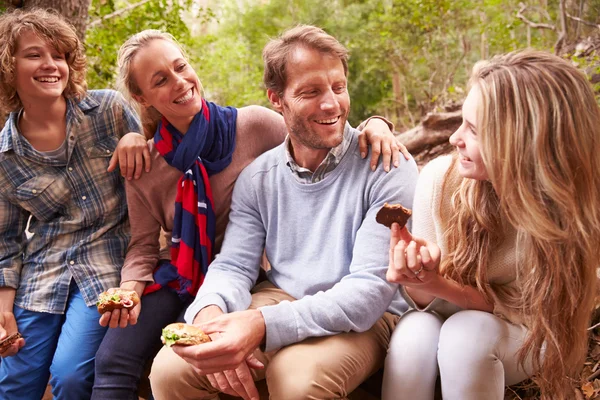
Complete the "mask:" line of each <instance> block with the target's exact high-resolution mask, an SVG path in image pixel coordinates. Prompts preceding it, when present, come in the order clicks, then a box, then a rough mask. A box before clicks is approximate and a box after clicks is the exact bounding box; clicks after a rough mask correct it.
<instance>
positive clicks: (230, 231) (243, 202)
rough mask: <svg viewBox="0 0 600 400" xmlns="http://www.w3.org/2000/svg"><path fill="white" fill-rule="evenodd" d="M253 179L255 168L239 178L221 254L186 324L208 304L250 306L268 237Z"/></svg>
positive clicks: (227, 309) (230, 308) (226, 308)
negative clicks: (266, 237) (251, 292)
mask: <svg viewBox="0 0 600 400" xmlns="http://www.w3.org/2000/svg"><path fill="white" fill-rule="evenodd" d="M251 179H252V168H246V169H245V170H244V171H242V173H241V174H240V176H239V177H238V180H237V181H236V184H235V187H234V189H233V195H232V199H231V213H230V214H229V223H228V225H227V229H226V231H225V239H224V241H223V247H222V249H221V253H219V254H218V255H217V257H216V258H215V260H214V261H213V262H212V263H211V265H210V267H209V268H208V272H207V274H206V276H205V278H204V282H203V283H202V286H201V287H200V290H199V291H198V294H197V295H196V299H195V300H194V301H193V302H192V304H190V306H189V307H188V309H187V311H186V313H185V320H186V322H187V323H190V324H191V323H193V321H194V318H195V317H196V314H198V312H200V310H202V309H203V308H204V307H206V306H209V305H216V306H218V307H219V308H221V310H222V311H223V312H224V313H230V312H234V311H243V310H246V309H247V308H248V307H249V306H250V302H251V300H252V298H251V294H250V290H251V289H252V287H254V284H255V283H256V280H257V278H258V273H259V270H260V262H261V258H262V254H263V249H264V246H265V236H266V232H265V227H264V224H263V222H262V219H261V217H260V212H259V207H258V199H257V197H256V194H255V192H254V189H253V187H252V182H251Z"/></svg>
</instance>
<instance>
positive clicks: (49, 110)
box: [22, 96, 67, 127]
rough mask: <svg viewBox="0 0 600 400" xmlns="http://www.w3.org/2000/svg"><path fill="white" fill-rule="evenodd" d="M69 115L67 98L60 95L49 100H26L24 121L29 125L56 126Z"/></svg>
mask: <svg viewBox="0 0 600 400" xmlns="http://www.w3.org/2000/svg"><path fill="white" fill-rule="evenodd" d="M66 117H67V100H66V99H65V98H64V97H62V96H60V97H59V98H57V99H56V100H52V101H47V102H24V103H23V117H22V123H24V124H25V125H28V126H36V127H39V126H43V127H49V126H54V125H56V124H57V123H62V122H63V121H65V119H66Z"/></svg>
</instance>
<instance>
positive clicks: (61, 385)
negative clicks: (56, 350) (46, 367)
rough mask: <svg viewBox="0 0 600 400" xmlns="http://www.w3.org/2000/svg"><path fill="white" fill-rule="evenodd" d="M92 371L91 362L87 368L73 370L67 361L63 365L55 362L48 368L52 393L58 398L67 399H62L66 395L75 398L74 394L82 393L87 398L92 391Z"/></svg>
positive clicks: (92, 365)
mask: <svg viewBox="0 0 600 400" xmlns="http://www.w3.org/2000/svg"><path fill="white" fill-rule="evenodd" d="M93 369H94V364H93V362H90V363H89V366H88V367H87V368H75V367H73V366H72V364H70V363H68V361H65V362H63V363H56V362H55V363H54V364H53V366H52V367H51V368H50V374H51V378H50V385H51V386H52V393H54V394H55V395H56V396H57V397H59V398H69V397H63V396H64V395H67V394H69V395H73V396H74V397H73V398H75V397H76V396H75V395H76V394H82V393H85V394H86V396H87V397H89V395H91V391H92V384H93V377H94V370H93Z"/></svg>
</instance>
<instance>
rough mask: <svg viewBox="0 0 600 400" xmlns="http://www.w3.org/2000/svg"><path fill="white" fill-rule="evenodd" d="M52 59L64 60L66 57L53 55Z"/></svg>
mask: <svg viewBox="0 0 600 400" xmlns="http://www.w3.org/2000/svg"><path fill="white" fill-rule="evenodd" d="M52 58H54V59H55V60H64V59H65V56H64V54H53V55H52Z"/></svg>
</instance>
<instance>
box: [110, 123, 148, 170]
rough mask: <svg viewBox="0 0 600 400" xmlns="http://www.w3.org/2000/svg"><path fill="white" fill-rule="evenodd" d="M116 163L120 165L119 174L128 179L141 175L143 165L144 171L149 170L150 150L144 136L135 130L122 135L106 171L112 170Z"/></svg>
mask: <svg viewBox="0 0 600 400" xmlns="http://www.w3.org/2000/svg"><path fill="white" fill-rule="evenodd" d="M117 164H118V165H119V166H120V167H121V176H122V177H123V178H126V179H127V180H129V181H130V180H131V179H132V178H135V179H138V178H139V177H140V176H141V175H142V170H143V169H144V165H145V166H146V172H150V167H151V161H150V151H149V150H148V143H147V141H146V138H145V137H144V136H143V135H140V134H139V133H135V132H129V133H128V134H126V135H125V136H123V137H122V138H121V140H119V143H118V144H117V148H116V149H115V152H114V153H113V156H112V158H111V159H110V163H109V164H108V170H107V171H108V172H112V171H113V170H114V169H115V168H117Z"/></svg>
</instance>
